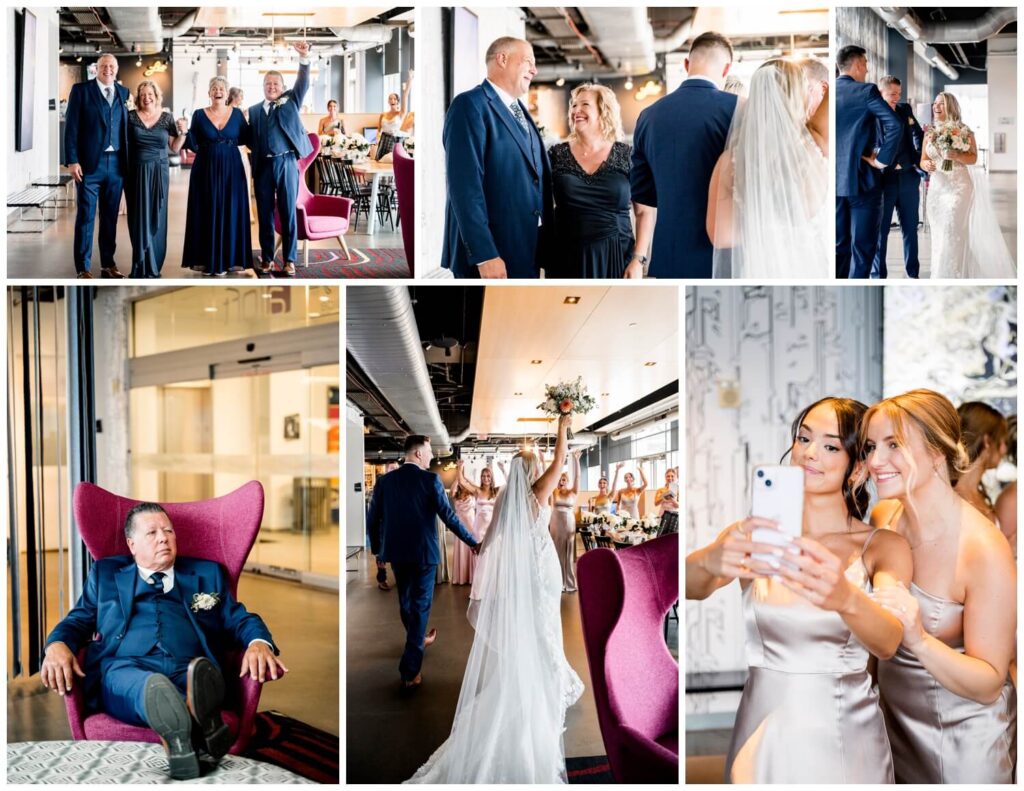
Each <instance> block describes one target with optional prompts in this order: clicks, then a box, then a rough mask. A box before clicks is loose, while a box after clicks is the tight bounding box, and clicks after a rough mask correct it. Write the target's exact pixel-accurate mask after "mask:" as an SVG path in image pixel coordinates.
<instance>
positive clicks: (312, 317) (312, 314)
mask: <svg viewBox="0 0 1024 791" xmlns="http://www.w3.org/2000/svg"><path fill="white" fill-rule="evenodd" d="M309 317H310V318H311V319H318V318H320V314H319V313H310V314H309ZM651 365H654V363H651Z"/></svg>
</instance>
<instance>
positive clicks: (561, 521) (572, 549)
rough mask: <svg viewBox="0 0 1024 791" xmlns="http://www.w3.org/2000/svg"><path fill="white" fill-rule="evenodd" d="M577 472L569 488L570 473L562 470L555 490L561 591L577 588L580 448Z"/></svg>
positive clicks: (553, 523) (554, 536)
mask: <svg viewBox="0 0 1024 791" xmlns="http://www.w3.org/2000/svg"><path fill="white" fill-rule="evenodd" d="M573 461H574V462H575V472H574V474H573V479H572V488H571V489H570V488H569V475H568V474H567V473H564V472H563V473H562V476H561V477H560V478H559V479H558V486H556V487H555V491H554V492H553V493H552V495H551V498H552V500H553V501H554V502H553V505H554V507H553V508H552V509H551V522H550V524H549V526H548V529H549V530H550V531H551V540H552V541H553V542H554V544H555V552H557V553H558V562H559V564H560V565H561V567H562V593H575V592H576V495H577V494H578V493H579V486H580V452H579V451H575V452H574V453H573Z"/></svg>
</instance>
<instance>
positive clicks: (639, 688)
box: [577, 534, 679, 783]
mask: <svg viewBox="0 0 1024 791" xmlns="http://www.w3.org/2000/svg"><path fill="white" fill-rule="evenodd" d="M678 553H679V536H678V534H672V535H667V536H663V537H662V538H655V539H653V540H651V541H648V542H646V543H644V544H640V545H639V546H635V547H630V548H628V549H620V550H618V551H616V550H611V549H594V550H591V551H590V552H587V553H586V554H584V555H582V556H581V557H580V559H579V564H578V568H577V578H578V581H579V597H580V614H581V617H582V622H583V642H584V645H585V646H586V649H587V662H588V664H589V666H590V679H591V687H592V688H593V691H594V699H595V701H596V703H597V719H598V723H599V724H600V726H601V736H602V738H603V739H604V745H605V750H606V751H607V753H608V763H609V764H610V766H611V769H612V774H613V775H614V776H615V780H616V782H619V783H678V782H679V665H678V663H677V662H676V660H675V659H674V658H673V657H672V654H671V653H669V650H668V646H666V645H665V640H664V638H663V637H662V623H663V622H664V619H665V614H666V613H667V612H668V610H669V609H670V608H671V607H672V605H673V604H674V603H675V602H676V601H677V599H678V598H679V554H678Z"/></svg>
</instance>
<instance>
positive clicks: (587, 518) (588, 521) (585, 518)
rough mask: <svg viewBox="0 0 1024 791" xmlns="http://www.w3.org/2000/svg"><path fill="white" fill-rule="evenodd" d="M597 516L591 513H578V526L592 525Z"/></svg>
mask: <svg viewBox="0 0 1024 791" xmlns="http://www.w3.org/2000/svg"><path fill="white" fill-rule="evenodd" d="M596 517H597V514H594V513H591V512H590V511H580V524H581V525H592V524H594V522H595V521H596Z"/></svg>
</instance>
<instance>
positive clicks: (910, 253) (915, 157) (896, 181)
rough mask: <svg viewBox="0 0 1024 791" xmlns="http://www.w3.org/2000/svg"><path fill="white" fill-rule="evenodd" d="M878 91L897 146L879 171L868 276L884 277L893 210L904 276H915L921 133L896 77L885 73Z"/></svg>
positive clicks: (922, 142)
mask: <svg viewBox="0 0 1024 791" xmlns="http://www.w3.org/2000/svg"><path fill="white" fill-rule="evenodd" d="M878 90H879V91H880V92H881V94H882V98H883V99H885V103H886V104H888V105H889V106H890V107H891V108H892V109H893V112H895V113H896V115H898V116H899V119H900V128H901V130H902V131H901V132H900V147H899V150H898V151H897V153H896V161H895V162H893V166H892V167H890V168H886V169H885V172H883V173H882V223H881V227H880V228H879V231H878V250H877V251H876V252H875V261H874V263H873V264H872V266H871V277H873V278H883V279H884V278H885V277H887V276H888V274H889V272H888V270H887V269H886V266H885V255H886V251H887V248H888V246H889V224H890V223H891V222H892V213H893V210H894V209H895V210H896V213H897V214H898V215H899V218H900V231H901V232H902V234H903V260H904V263H905V264H906V267H907V277H915V278H916V277H917V275H918V272H919V271H920V269H921V264H920V261H919V260H918V257H917V222H918V218H919V216H920V204H921V175H922V174H921V171H920V170H919V169H918V164H919V163H920V162H921V146H922V145H924V132H923V131H922V129H921V124H919V123H918V121H917V119H916V118H915V117H914V111H913V110H912V109H911V107H910V105H909V104H907V103H906V102H900V95H901V94H902V92H903V86H902V84H901V83H900V81H899V79H897V78H896V77H893V76H892V75H886V76H885V77H882V79H880V80H879V81H878Z"/></svg>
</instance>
